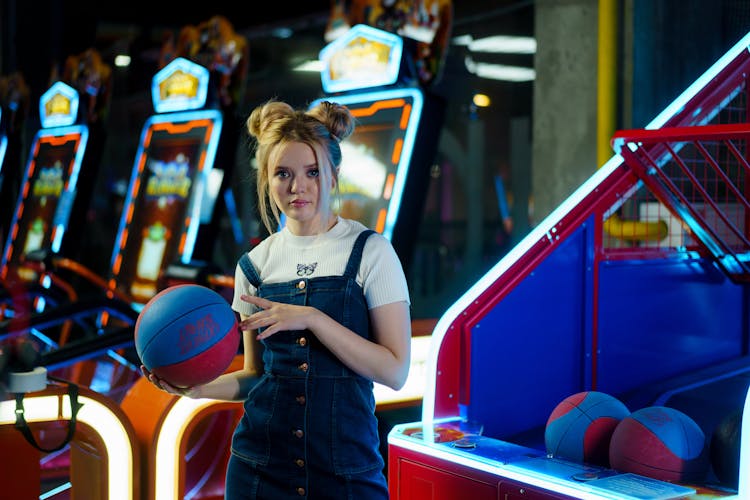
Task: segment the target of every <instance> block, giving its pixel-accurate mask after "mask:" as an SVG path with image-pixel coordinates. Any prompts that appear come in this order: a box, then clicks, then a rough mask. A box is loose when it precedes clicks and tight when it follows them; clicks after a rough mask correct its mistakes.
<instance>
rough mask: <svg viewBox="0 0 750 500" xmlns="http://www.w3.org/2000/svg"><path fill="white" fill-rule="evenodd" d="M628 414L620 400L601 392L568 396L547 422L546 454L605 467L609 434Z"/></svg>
mask: <svg viewBox="0 0 750 500" xmlns="http://www.w3.org/2000/svg"><path fill="white" fill-rule="evenodd" d="M629 414H630V410H628V408H627V406H625V404H624V403H623V402H622V401H620V400H619V399H617V398H615V397H614V396H611V395H609V394H606V393H604V392H598V391H584V392H579V393H577V394H573V395H571V396H568V397H567V398H565V399H563V400H562V401H561V402H560V403H559V404H558V405H557V406H556V407H555V409H554V410H553V411H552V413H551V414H550V416H549V418H548V419H547V426H546V428H545V429H544V444H545V446H546V447H547V453H549V454H550V455H552V456H555V457H559V458H565V459H568V460H573V461H576V462H581V463H588V464H596V465H602V466H605V467H606V466H607V465H608V462H609V440H610V438H611V437H612V433H613V432H614V430H615V427H617V425H618V424H619V423H620V421H621V420H622V419H623V418H625V417H626V416H628V415H629Z"/></svg>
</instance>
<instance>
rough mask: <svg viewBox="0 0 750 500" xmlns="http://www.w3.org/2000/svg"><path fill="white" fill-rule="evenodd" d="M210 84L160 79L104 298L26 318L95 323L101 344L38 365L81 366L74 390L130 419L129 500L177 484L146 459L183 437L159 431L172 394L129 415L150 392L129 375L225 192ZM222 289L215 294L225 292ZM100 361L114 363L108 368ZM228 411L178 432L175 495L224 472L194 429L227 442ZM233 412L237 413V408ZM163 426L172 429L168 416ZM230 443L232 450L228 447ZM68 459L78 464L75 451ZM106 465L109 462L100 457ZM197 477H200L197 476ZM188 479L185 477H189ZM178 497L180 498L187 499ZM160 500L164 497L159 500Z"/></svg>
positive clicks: (195, 73)
mask: <svg viewBox="0 0 750 500" xmlns="http://www.w3.org/2000/svg"><path fill="white" fill-rule="evenodd" d="M209 81H210V76H209V70H208V69H207V68H205V67H203V66H201V65H199V64H197V63H195V62H193V61H189V60H187V59H185V58H183V57H176V58H174V59H172V60H171V61H170V62H169V63H168V64H166V66H164V67H163V68H162V69H161V70H160V71H159V72H158V73H156V75H155V76H154V78H153V83H152V92H151V95H152V99H153V103H154V109H155V111H156V112H157V114H155V115H153V116H152V117H150V118H149V119H148V120H147V121H146V123H145V124H144V127H143V130H142V133H141V142H140V146H139V148H138V152H137V154H136V158H135V161H134V165H133V170H132V176H131V180H130V184H129V188H128V192H127V197H126V199H125V204H124V208H123V211H122V218H121V221H120V225H119V229H118V233H117V234H118V237H117V240H116V242H115V245H114V250H113V255H112V259H111V272H110V275H109V277H108V279H107V280H105V279H100V280H94V281H96V283H95V284H97V285H100V286H102V288H104V289H105V293H104V294H101V293H100V294H98V295H97V296H96V297H95V298H94V299H91V300H88V299H87V300H84V301H77V302H72V303H68V304H64V305H61V306H59V307H56V308H52V310H50V311H45V312H42V313H40V314H37V315H34V316H33V317H30V318H27V319H28V322H29V324H30V325H31V326H32V327H37V326H40V325H46V324H51V323H54V322H56V321H63V320H65V319H66V318H71V317H77V316H79V315H88V316H90V315H94V316H96V321H97V324H98V326H99V331H100V335H98V336H97V337H95V338H84V339H77V341H76V342H70V343H68V344H67V345H66V346H64V347H62V348H60V349H57V350H54V351H51V352H48V353H44V354H43V355H42V356H41V365H42V366H44V367H45V368H46V369H48V370H50V372H51V373H58V372H57V370H58V369H66V368H68V367H70V366H75V367H82V366H83V367H85V368H84V369H80V370H78V376H77V377H75V378H71V379H70V380H74V381H75V382H76V383H80V384H81V385H83V386H86V388H87V389H88V390H93V391H95V392H96V394H97V395H98V396H101V397H106V398H107V399H108V400H111V401H115V402H118V403H120V406H118V408H117V411H118V416H119V417H122V418H125V419H126V420H127V421H128V422H129V426H130V427H128V431H129V432H128V436H127V438H128V446H130V448H128V452H129V453H132V454H133V455H135V459H132V460H131V461H130V462H129V464H130V469H128V470H129V472H130V473H132V474H133V477H136V478H139V480H140V485H136V484H135V482H134V481H131V482H130V483H129V489H128V491H129V492H130V493H131V494H133V495H135V498H141V486H142V488H143V489H144V491H154V487H155V486H154V483H155V482H157V481H156V480H157V479H158V478H161V480H164V479H165V478H172V477H173V476H171V475H166V476H165V475H164V474H163V473H162V470H161V469H159V470H158V471H157V470H155V469H156V466H157V462H153V461H152V460H151V459H150V458H148V457H151V454H150V453H149V451H150V450H151V449H152V447H151V444H154V445H155V443H157V442H158V440H159V435H163V434H165V433H168V432H167V431H169V432H172V431H175V430H177V429H178V428H176V427H172V426H169V427H168V429H162V427H160V424H161V421H162V418H161V417H162V413H169V407H170V402H169V401H164V396H165V394H164V393H163V394H161V396H162V398H161V399H160V398H159V395H154V394H151V395H150V396H149V399H148V401H147V406H148V408H149V409H150V411H146V412H144V411H141V410H137V411H135V413H132V411H133V408H134V407H135V408H137V407H138V405H139V404H141V403H143V400H142V399H140V397H139V394H142V393H143V391H144V390H146V391H147V390H148V388H147V387H146V386H149V385H150V384H149V383H148V381H146V380H145V379H142V378H140V377H136V380H135V383H133V382H132V378H133V376H132V375H133V374H139V371H138V368H137V361H136V360H135V358H134V357H131V355H133V352H134V351H133V349H132V347H133V346H132V328H133V325H134V323H135V318H136V317H137V312H138V311H139V310H140V308H141V307H142V305H143V304H144V303H145V302H146V301H148V300H149V299H150V298H151V297H153V296H154V295H155V294H156V293H157V291H159V290H160V289H161V287H162V285H163V282H162V278H163V276H162V274H163V271H164V270H165V269H166V268H167V267H168V266H169V265H170V264H171V263H172V262H179V263H184V264H189V263H191V258H192V256H193V253H194V248H195V245H196V240H197V238H198V237H199V234H200V229H201V227H202V226H203V225H204V224H210V223H211V220H212V215H213V211H214V202H215V195H216V193H217V192H219V191H220V189H219V186H220V184H221V180H222V177H223V176H215V175H213V174H212V172H213V171H214V160H215V159H216V157H217V148H218V145H219V142H220V141H219V136H220V133H221V131H222V125H223V119H222V118H223V117H222V113H221V111H220V110H218V109H216V108H215V107H212V106H211V105H210V104H212V102H211V101H209V99H208V97H209ZM227 172H228V169H227ZM86 277H87V278H90V279H93V278H95V277H91V276H90V275H87V276H86ZM195 277H196V276H195V275H191V276H190V278H195ZM217 279H218V286H226V284H225V283H224V282H223V281H221V279H219V278H217ZM115 349H118V351H117V352H115V351H114V350H115ZM101 354H107V355H108V357H107V358H106V359H105V358H104V357H102V356H100V355H101ZM123 367H124V368H123ZM84 372H85V373H84ZM122 372H127V373H126V374H125V375H123V373H122ZM128 373H129V374H130V375H128ZM81 380H84V381H81ZM166 396H168V395H166ZM167 399H169V398H167ZM173 399H177V398H173ZM161 403H163V404H161ZM178 406H179V405H178ZM224 409H225V408H224V407H211V408H210V409H209V411H207V412H206V411H204V412H203V414H205V413H208V414H209V415H208V416H207V417H206V419H207V420H206V421H205V422H203V423H201V422H196V421H193V422H192V423H191V424H190V426H189V428H187V429H185V428H182V429H181V433H180V434H179V435H180V436H183V435H185V436H186V438H185V439H186V440H187V441H183V442H180V443H178V444H177V446H176V447H172V450H173V451H174V452H175V453H176V455H175V457H176V460H178V461H179V463H180V464H181V465H182V466H184V467H185V468H189V471H188V472H189V473H190V475H189V476H188V478H187V479H184V476H182V477H183V480H182V481H178V482H174V481H167V482H168V483H169V484H170V486H175V487H177V486H179V487H184V488H186V489H187V490H196V491H199V490H200V489H201V488H206V487H207V486H206V479H207V477H208V476H207V474H210V473H211V471H212V470H214V469H215V468H216V467H217V466H216V465H212V462H214V456H215V455H216V454H222V453H223V450H222V449H220V447H218V448H217V447H216V446H215V443H214V442H213V441H206V440H205V439H197V440H196V438H195V436H196V435H198V434H200V435H204V434H203V433H202V432H198V430H197V429H199V428H200V429H204V428H205V427H206V426H208V425H209V424H210V425H212V431H211V432H212V434H213V435H214V436H217V435H218V434H217V433H218V432H219V431H218V429H219V428H225V429H226V430H227V432H228V431H229V429H230V428H231V424H232V423H233V422H234V421H235V420H233V419H234V418H235V417H234V415H235V413H234V412H230V411H226V412H222V411H221V410H224ZM232 410H235V411H236V410H237V408H235V407H232ZM129 412H131V413H129ZM203 414H201V415H203ZM152 417H154V418H155V419H156V421H153V420H152ZM164 418H166V419H167V420H169V415H166V416H165V417H164ZM162 430H164V431H165V432H161V431H162ZM130 431H132V433H131V432H130ZM141 441H144V443H145V444H144V446H147V448H146V449H145V451H144V455H143V457H141V456H140V454H139V453H138V451H137V450H138V449H139V448H140V444H139V443H140V442H141ZM188 441H189V442H188ZM224 441H226V442H228V438H227V440H222V442H224ZM181 452H184V453H181ZM70 453H71V460H72V459H73V458H74V457H73V453H74V450H73V449H72V448H71V450H70ZM99 458H100V459H102V457H101V455H99ZM103 461H104V462H106V460H103ZM161 463H162V461H159V462H158V464H161ZM179 469H180V466H178V465H175V466H174V467H172V468H171V469H170V470H171V471H174V470H179ZM193 469H195V470H196V471H197V472H195V473H193ZM184 471H185V469H182V473H184ZM71 473H73V471H72V469H71ZM217 477H218V476H217ZM157 487H158V485H157ZM208 487H211V484H209V485H208ZM180 492H181V493H180V495H182V490H180ZM145 494H146V493H144V495H145ZM193 496H194V495H193ZM157 498H164V497H162V496H161V494H159V496H157ZM180 498H182V496H180Z"/></svg>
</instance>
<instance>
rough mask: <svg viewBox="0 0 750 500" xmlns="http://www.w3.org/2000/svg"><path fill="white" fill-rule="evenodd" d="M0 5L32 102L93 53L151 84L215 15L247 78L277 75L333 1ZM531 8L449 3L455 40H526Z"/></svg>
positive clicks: (319, 34) (316, 31)
mask: <svg viewBox="0 0 750 500" xmlns="http://www.w3.org/2000/svg"><path fill="white" fill-rule="evenodd" d="M0 4H1V5H0V19H2V20H0V30H1V31H2V32H3V34H2V35H0V37H1V40H2V49H3V50H2V59H1V60H0V63H2V64H1V65H0V66H1V67H2V73H3V74H7V73H9V72H12V71H15V70H20V71H21V72H22V73H23V74H24V75H26V77H27V80H29V84H30V86H31V87H32V90H33V92H34V93H35V94H36V95H39V93H41V92H43V91H44V90H46V87H47V85H48V80H49V75H50V71H51V68H52V67H53V66H54V65H59V64H61V62H62V61H64V59H65V58H66V57H67V56H68V55H71V54H79V53H81V52H83V51H84V50H86V49H88V48H90V47H95V48H97V49H98V50H99V51H100V52H101V53H102V56H103V57H104V59H105V61H107V62H110V63H111V62H112V60H113V59H114V56H115V55H116V54H117V53H122V52H126V53H130V55H131V57H132V60H133V67H132V68H131V73H132V74H131V77H130V80H131V81H132V82H133V83H134V84H135V82H137V81H139V80H141V79H143V78H146V79H147V80H146V81H148V78H150V77H149V76H148V75H150V74H153V71H154V70H155V66H154V64H156V62H157V60H158V52H159V49H160V45H161V40H162V39H163V37H164V34H165V33H166V32H172V33H174V32H177V31H179V29H180V28H182V27H183V26H185V25H187V24H192V25H195V24H198V23H201V22H203V21H206V20H208V19H209V18H210V17H212V16H214V15H217V14H219V15H223V16H225V17H227V18H228V19H229V20H230V22H231V23H232V24H233V25H234V28H235V31H237V32H238V33H240V34H242V35H244V36H245V37H246V38H247V39H248V41H249V46H250V65H249V67H250V69H249V71H250V73H251V77H252V76H253V75H254V76H262V75H265V74H274V73H275V72H276V71H278V70H279V68H280V67H288V65H290V64H295V63H296V62H298V61H301V60H305V59H310V58H315V57H316V56H317V54H318V52H319V51H320V49H321V48H322V47H323V46H324V45H325V41H324V39H323V34H324V29H325V24H326V22H327V20H328V15H329V10H330V0H302V1H286V2H284V3H283V4H280V7H279V8H276V9H269V8H268V6H265V7H264V8H262V9H258V10H256V9H254V8H253V6H254V5H256V4H254V3H251V2H237V1H236V0H235V1H232V0H212V1H210V2H205V3H203V4H198V5H196V6H195V7H193V8H192V9H186V8H181V7H179V8H178V7H175V5H180V6H181V5H184V4H176V3H174V2H159V1H156V2H154V1H151V2H146V1H143V0H132V1H129V2H127V3H126V4H125V5H126V7H125V8H122V7H121V8H114V7H106V8H103V6H102V5H101V3H100V2H94V1H93V0H79V1H76V2H65V1H64V0H51V1H48V2H28V1H25V0H3V2H0ZM533 4H534V2H533V1H529V0H526V1H523V0H460V1H454V2H453V29H452V33H453V34H454V35H459V34H466V33H472V34H473V35H474V36H475V37H479V36H484V35H487V34H521V35H531V33H532V31H533ZM281 27H284V28H289V29H291V32H292V33H293V34H292V36H291V38H288V39H281V38H278V37H277V36H274V33H275V30H277V29H278V28H281Z"/></svg>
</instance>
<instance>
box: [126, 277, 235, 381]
mask: <svg viewBox="0 0 750 500" xmlns="http://www.w3.org/2000/svg"><path fill="white" fill-rule="evenodd" d="M239 340H240V334H239V328H238V325H237V316H236V314H235V312H234V311H233V310H232V308H231V307H230V305H229V303H228V302H227V300H226V299H225V298H224V297H222V296H221V295H220V294H219V293H218V292H216V291H215V290H212V289H210V288H207V287H204V286H200V285H193V284H185V285H176V286H172V287H170V288H167V289H165V290H162V291H161V292H159V293H158V294H156V295H154V296H153V297H152V298H151V300H149V301H148V302H147V303H146V305H145V306H144V307H143V310H141V312H140V314H139V315H138V320H137V321H136V324H135V348H136V352H137V353H138V356H139V357H140V359H141V362H142V363H143V365H144V366H145V367H146V368H148V369H149V371H151V372H152V373H154V374H155V375H156V376H158V377H159V378H161V379H164V380H166V381H167V382H169V383H170V384H171V385H173V386H175V387H192V386H194V385H201V384H205V383H207V382H210V381H211V380H213V379H215V378H216V377H218V376H219V375H221V374H222V373H224V371H225V370H226V369H227V368H228V367H229V364H230V363H231V362H232V359H234V356H235V355H236V354H237V350H238V347H239Z"/></svg>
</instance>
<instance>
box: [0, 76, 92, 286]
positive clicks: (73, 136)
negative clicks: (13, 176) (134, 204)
mask: <svg viewBox="0 0 750 500" xmlns="http://www.w3.org/2000/svg"><path fill="white" fill-rule="evenodd" d="M78 105H79V95H78V92H77V91H76V90H75V89H74V88H72V87H71V86H69V85H67V84H66V83H63V82H62V81H57V82H56V83H54V84H53V85H52V86H51V87H50V88H49V90H47V91H46V92H45V93H44V94H43V95H42V97H41V99H40V101H39V116H40V121H41V126H42V128H41V129H40V130H39V131H38V132H37V134H36V135H35V137H34V140H33V142H32V146H31V154H30V156H29V160H28V162H27V165H26V169H25V170H24V175H23V179H22V181H21V189H20V191H19V196H18V200H17V202H16V207H15V210H14V214H13V217H12V220H11V223H10V226H9V231H8V234H7V235H6V241H5V246H4V247H3V253H2V256H0V280H2V281H3V282H4V283H5V284H6V285H7V286H14V284H18V283H22V284H23V283H25V284H29V283H35V282H36V281H37V280H38V279H39V278H40V277H39V275H38V274H37V273H36V272H34V271H33V270H31V269H29V268H27V267H25V266H24V258H25V256H26V255H27V254H29V252H32V251H36V250H41V249H49V250H51V251H52V252H59V251H60V249H61V246H62V243H63V236H64V234H65V231H66V230H67V228H68V225H69V223H70V215H71V212H72V210H73V206H74V202H75V198H76V196H77V194H78V193H77V183H78V178H79V173H80V171H81V166H82V163H83V159H84V153H85V150H86V144H87V141H88V138H89V130H88V126H87V125H86V124H85V123H80V122H79V121H78Z"/></svg>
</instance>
